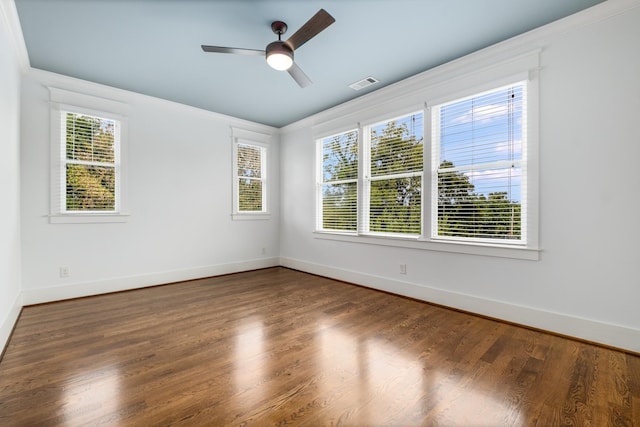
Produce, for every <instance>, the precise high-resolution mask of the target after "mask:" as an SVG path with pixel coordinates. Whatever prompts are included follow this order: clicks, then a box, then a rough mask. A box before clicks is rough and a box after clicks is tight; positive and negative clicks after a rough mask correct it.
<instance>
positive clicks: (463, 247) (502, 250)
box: [314, 231, 540, 261]
mask: <svg viewBox="0 0 640 427" xmlns="http://www.w3.org/2000/svg"><path fill="white" fill-rule="evenodd" d="M314 237H315V238H316V239H324V240H334V241H340V242H351V243H360V244H368V245H380V246H391V247H397V248H409V249H421V250H428V251H439V252H451V253H460V254H468V255H482V256H490V257H500V258H512V259H522V260H529V261H538V260H539V259H540V249H533V248H527V247H523V246H512V245H499V244H486V243H483V244H479V243H470V242H452V241H444V240H423V239H420V238H418V237H399V236H380V235H356V234H347V233H332V232H326V231H314Z"/></svg>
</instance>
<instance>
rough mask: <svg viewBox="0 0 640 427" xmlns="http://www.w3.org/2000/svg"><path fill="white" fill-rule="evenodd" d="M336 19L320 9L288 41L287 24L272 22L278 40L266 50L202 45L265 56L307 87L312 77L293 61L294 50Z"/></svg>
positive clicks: (208, 48)
mask: <svg viewBox="0 0 640 427" xmlns="http://www.w3.org/2000/svg"><path fill="white" fill-rule="evenodd" d="M335 21H336V20H335V19H334V17H333V16H331V15H329V13H328V12H327V11H326V10H324V9H320V10H319V11H318V12H317V13H316V14H315V15H313V16H312V17H311V19H309V20H308V21H307V22H306V23H305V24H304V25H303V26H302V27H300V29H299V30H298V31H296V32H295V33H293V35H292V36H291V37H289V39H288V40H287V41H282V40H281V37H282V35H283V34H284V33H285V32H286V31H287V24H285V23H284V22H282V21H274V22H272V23H271V30H272V31H273V32H274V33H275V34H277V35H278V40H277V41H274V42H272V43H269V44H268V45H267V47H266V48H265V49H264V50H259V49H243V48H237V47H223V46H207V45H202V50H204V51H205V52H217V53H234V54H239V55H255V56H265V57H266V59H267V63H268V64H269V65H270V66H271V67H272V68H274V69H276V70H282V71H284V70H286V71H287V72H288V73H289V75H290V76H291V77H293V79H294V80H295V81H296V83H298V85H299V86H300V87H307V86H309V85H310V84H311V83H312V82H311V79H309V77H307V75H306V74H305V73H304V71H302V69H301V68H300V67H298V65H297V64H296V63H295V62H294V61H293V51H294V50H296V49H298V48H299V47H300V46H302V45H303V44H305V43H306V42H308V41H309V40H311V39H312V38H313V37H315V36H317V35H318V34H319V33H320V32H321V31H323V30H324V29H325V28H327V27H328V26H329V25H331V24H333V23H334V22H335Z"/></svg>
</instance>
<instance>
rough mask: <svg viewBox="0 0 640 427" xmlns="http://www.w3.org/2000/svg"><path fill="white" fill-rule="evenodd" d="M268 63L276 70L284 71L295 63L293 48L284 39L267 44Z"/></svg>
mask: <svg viewBox="0 0 640 427" xmlns="http://www.w3.org/2000/svg"><path fill="white" fill-rule="evenodd" d="M266 57H267V64H269V66H270V67H271V68H273V69H274V70H279V71H284V70H288V69H289V68H291V66H292V65H293V50H291V48H290V47H289V46H287V45H286V44H285V43H284V42H283V41H275V42H273V43H270V44H269V45H268V46H267V50H266Z"/></svg>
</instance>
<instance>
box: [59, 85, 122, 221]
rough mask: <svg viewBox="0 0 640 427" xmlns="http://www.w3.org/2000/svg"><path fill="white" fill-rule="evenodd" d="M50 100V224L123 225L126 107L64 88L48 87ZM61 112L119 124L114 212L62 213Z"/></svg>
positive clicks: (117, 102) (112, 101) (62, 152)
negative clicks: (100, 118) (98, 118)
mask: <svg viewBox="0 0 640 427" xmlns="http://www.w3.org/2000/svg"><path fill="white" fill-rule="evenodd" d="M49 99H50V162H51V167H50V169H51V174H50V196H49V199H50V208H49V222H50V223H51V224H90V223H122V222H127V221H128V220H129V218H130V214H129V212H128V176H127V164H128V149H127V147H128V119H127V115H128V113H129V107H128V105H126V104H124V103H122V102H119V101H114V100H111V99H105V98H100V97H96V96H92V95H86V94H82V93H77V92H71V91H68V90H64V89H59V88H54V87H49ZM62 111H70V112H74V113H80V114H87V115H91V116H96V117H102V118H105V119H112V120H117V121H118V122H119V124H120V135H119V146H118V147H117V148H116V149H117V150H119V153H118V154H119V156H118V157H119V163H118V164H117V165H116V167H117V168H118V179H117V181H116V185H117V188H116V211H115V212H99V211H89V212H63V211H62V210H61V205H62V203H61V197H63V189H62V186H63V184H64V183H65V180H66V178H65V175H64V171H63V170H62V165H63V162H62V160H61V159H62V156H63V155H64V151H63V150H64V149H63V144H62V141H61V140H60V137H61V135H62V133H61V126H62V117H61V112H62Z"/></svg>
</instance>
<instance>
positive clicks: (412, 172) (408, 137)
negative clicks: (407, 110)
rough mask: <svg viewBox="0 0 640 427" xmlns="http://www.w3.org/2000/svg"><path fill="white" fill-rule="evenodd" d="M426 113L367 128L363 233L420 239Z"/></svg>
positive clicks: (418, 113) (386, 121)
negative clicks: (424, 119) (397, 235)
mask: <svg viewBox="0 0 640 427" xmlns="http://www.w3.org/2000/svg"><path fill="white" fill-rule="evenodd" d="M423 128H424V126H423V112H417V113H413V114H409V115H406V116H403V117H399V118H395V119H391V120H385V121H384V122H382V123H377V124H374V125H371V126H366V127H365V139H364V141H363V145H364V146H365V152H364V155H365V158H366V161H365V170H364V184H365V185H364V200H365V202H364V204H365V206H364V215H363V219H364V221H363V226H364V230H363V231H364V232H368V233H390V234H400V235H404V234H409V235H416V236H418V235H420V233H421V222H422V221H421V219H422V171H423V158H424V156H423V149H424V148H423V147H424V144H423V139H424V138H423Z"/></svg>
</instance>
